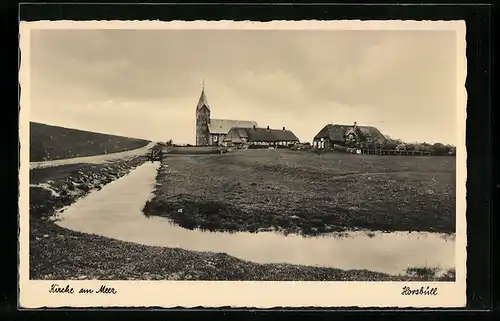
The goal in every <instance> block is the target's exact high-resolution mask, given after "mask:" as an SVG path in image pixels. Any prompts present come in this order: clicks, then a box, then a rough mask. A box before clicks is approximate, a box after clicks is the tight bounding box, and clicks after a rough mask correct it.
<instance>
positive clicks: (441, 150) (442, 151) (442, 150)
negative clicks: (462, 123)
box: [431, 143, 449, 156]
mask: <svg viewBox="0 0 500 321" xmlns="http://www.w3.org/2000/svg"><path fill="white" fill-rule="evenodd" d="M431 148H432V154H433V155H436V156H443V155H448V151H449V150H448V148H447V147H446V146H445V145H443V144H441V143H435V144H434V145H432V147H431Z"/></svg>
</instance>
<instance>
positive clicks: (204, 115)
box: [196, 84, 211, 146]
mask: <svg viewBox="0 0 500 321" xmlns="http://www.w3.org/2000/svg"><path fill="white" fill-rule="evenodd" d="M208 124H210V107H209V106H208V102H207V97H206V95H205V84H203V87H202V89H201V95H200V99H199V100H198V105H197V106H196V146H206V145H210V144H211V142H210V131H209V129H208Z"/></svg>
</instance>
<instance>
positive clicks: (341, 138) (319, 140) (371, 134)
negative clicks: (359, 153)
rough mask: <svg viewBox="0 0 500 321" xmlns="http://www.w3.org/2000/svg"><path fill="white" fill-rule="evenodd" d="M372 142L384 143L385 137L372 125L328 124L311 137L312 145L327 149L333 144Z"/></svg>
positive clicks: (345, 144)
mask: <svg viewBox="0 0 500 321" xmlns="http://www.w3.org/2000/svg"><path fill="white" fill-rule="evenodd" d="M368 141H370V142H374V143H379V144H380V143H381V144H384V143H385V142H386V141H387V138H386V137H385V136H384V135H382V133H381V132H380V131H379V130H378V129H377V128H376V127H372V126H358V125H357V124H356V122H355V123H354V124H353V125H337V124H328V125H326V126H325V127H323V129H321V130H320V131H319V133H318V134H316V136H314V138H313V147H316V148H322V149H329V148H333V145H334V144H335V145H341V146H349V145H355V144H356V143H358V142H368Z"/></svg>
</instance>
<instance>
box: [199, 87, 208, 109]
mask: <svg viewBox="0 0 500 321" xmlns="http://www.w3.org/2000/svg"><path fill="white" fill-rule="evenodd" d="M203 106H206V107H207V108H208V109H210V106H209V105H208V101H207V96H206V95H205V89H203V90H202V91H201V95H200V99H199V100H198V105H197V106H196V110H200V109H201V108H203Z"/></svg>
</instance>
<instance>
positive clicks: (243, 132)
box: [224, 126, 299, 147]
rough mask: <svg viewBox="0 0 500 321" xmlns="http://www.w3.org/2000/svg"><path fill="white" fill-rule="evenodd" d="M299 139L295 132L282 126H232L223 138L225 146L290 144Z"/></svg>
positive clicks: (277, 145) (276, 145) (275, 145)
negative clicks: (273, 127)
mask: <svg viewBox="0 0 500 321" xmlns="http://www.w3.org/2000/svg"><path fill="white" fill-rule="evenodd" d="M298 142H299V139H298V138H297V136H295V134H294V133H293V132H292V131H290V130H288V129H286V128H285V127H283V128H282V129H271V128H269V126H267V128H260V127H257V126H253V127H252V128H242V127H233V128H231V130H230V131H229V132H228V133H227V135H226V137H225V138H224V143H226V144H227V146H238V147H246V146H263V147H265V146H273V147H279V146H291V145H293V144H295V143H298Z"/></svg>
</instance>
